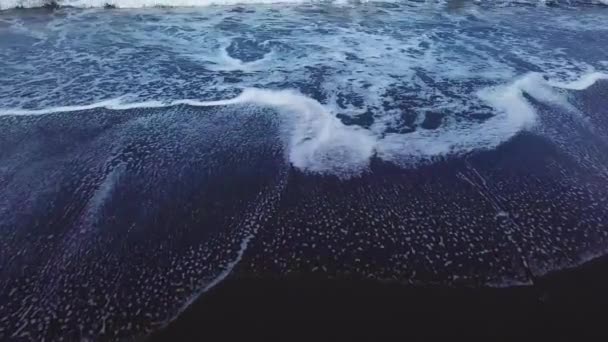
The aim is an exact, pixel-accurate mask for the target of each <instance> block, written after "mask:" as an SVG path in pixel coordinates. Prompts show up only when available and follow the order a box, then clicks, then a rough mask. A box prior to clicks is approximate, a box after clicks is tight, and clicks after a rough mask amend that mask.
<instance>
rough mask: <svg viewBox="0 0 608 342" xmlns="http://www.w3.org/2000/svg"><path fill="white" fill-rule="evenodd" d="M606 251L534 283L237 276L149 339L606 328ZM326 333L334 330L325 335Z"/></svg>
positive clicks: (563, 334) (555, 334)
mask: <svg viewBox="0 0 608 342" xmlns="http://www.w3.org/2000/svg"><path fill="white" fill-rule="evenodd" d="M606 288H608V257H606V256H604V257H600V258H598V259H595V260H592V261H590V262H588V263H585V264H584V265H581V266H580V267H577V268H574V269H569V270H562V271H558V272H554V273H550V274H548V275H546V276H543V277H540V278H538V279H536V281H535V284H534V285H532V286H516V287H509V288H469V287H441V286H437V287H429V286H412V285H403V284H399V283H396V282H380V281H375V280H371V279H368V280H347V279H326V278H323V277H322V276H315V275H313V274H308V275H300V276H291V277H286V278H281V279H279V278H276V277H275V278H272V277H269V278H263V277H255V276H251V277H248V276H244V277H239V276H234V277H229V278H228V279H226V281H225V282H223V283H221V284H219V285H218V286H217V287H216V288H214V289H212V290H211V291H209V292H208V293H206V294H204V295H203V296H202V297H201V298H199V299H198V300H197V301H196V302H195V303H194V304H193V305H192V306H191V307H190V308H188V309H187V310H186V311H185V312H184V313H183V314H182V315H181V316H180V317H178V318H177V319H176V320H175V321H173V322H171V323H170V324H169V325H168V326H167V327H166V328H164V329H161V330H159V331H157V332H155V333H153V334H152V335H151V336H150V337H149V338H148V339H146V340H147V341H150V342H157V341H158V342H160V341H201V340H205V339H209V338H213V337H220V336H221V337H222V338H228V339H229V338H237V337H247V338H255V337H262V336H264V337H265V336H274V337H281V336H282V337H285V338H287V337H288V336H289V339H290V340H291V337H292V336H293V337H294V339H299V338H304V337H310V336H311V334H312V335H313V336H318V335H319V334H323V336H332V337H335V338H339V339H340V340H348V339H352V338H354V339H360V338H361V337H369V338H371V337H375V338H377V337H397V336H399V337H418V338H420V337H467V336H494V337H521V338H526V337H528V338H531V337H539V338H575V339H580V338H585V337H589V338H591V337H595V338H598V337H602V336H603V337H606V336H608V332H607V331H606V330H604V329H603V327H602V322H601V320H602V317H604V316H603V314H604V313H605V308H606V306H607V305H608V292H606V291H605V289H606ZM325 334H328V335H325Z"/></svg>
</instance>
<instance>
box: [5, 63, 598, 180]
mask: <svg viewBox="0 0 608 342" xmlns="http://www.w3.org/2000/svg"><path fill="white" fill-rule="evenodd" d="M602 79H608V75H606V74H603V73H597V72H594V73H591V74H587V75H583V76H582V77H581V78H579V79H577V80H574V81H571V82H568V83H564V82H559V81H552V80H546V79H545V78H544V77H543V75H542V74H539V73H529V74H527V75H525V76H523V77H520V78H517V79H515V80H514V81H513V82H511V83H509V84H505V85H501V86H496V87H489V88H485V89H482V90H480V91H478V92H477V96H478V97H479V98H480V99H481V100H482V101H484V102H485V103H487V104H488V105H490V106H491V107H492V108H494V110H495V111H496V114H495V115H494V116H493V117H491V118H489V119H487V120H485V121H483V122H481V123H475V122H471V121H455V122H451V123H449V124H446V125H442V126H441V127H439V128H438V129H435V130H426V129H422V128H419V129H417V130H416V131H414V132H411V133H405V134H398V133H388V134H384V132H383V130H381V129H377V128H376V129H374V127H372V128H371V129H364V128H362V127H359V126H355V125H353V126H348V125H345V124H343V123H342V122H341V121H340V120H339V119H338V118H337V117H336V116H335V113H332V111H331V110H329V109H328V107H327V106H324V105H322V104H321V103H319V102H318V101H316V100H314V99H312V98H309V97H307V96H304V95H302V94H301V93H299V92H297V91H294V90H267V89H256V88H248V89H245V90H244V91H243V92H242V93H241V94H240V95H239V96H237V97H235V98H232V99H226V100H218V101H199V100H193V99H180V100H173V101H166V102H161V101H146V102H137V103H125V102H123V101H124V98H117V99H110V100H106V101H101V102H97V103H93V104H90V105H84V106H63V107H53V108H47V109H39V110H24V109H0V115H43V114H50V113H59V112H75V111H83V110H90V109H95V108H107V109H112V110H126V109H134V108H159V107H169V106H175V105H190V106H198V107H211V106H229V105H238V104H251V105H256V106H263V107H269V108H273V109H275V110H277V112H278V113H279V114H280V115H281V117H282V118H283V120H284V122H285V124H286V125H287V127H288V131H289V137H288V144H289V146H288V151H289V161H290V163H291V164H292V165H293V166H295V167H297V168H299V169H301V170H305V171H309V172H314V173H322V174H323V173H331V174H334V175H338V176H340V177H350V176H353V175H357V174H359V173H361V172H365V170H366V169H367V167H368V165H369V162H370V159H371V157H372V156H373V155H375V154H377V155H378V156H379V157H380V158H382V159H384V160H387V161H391V162H394V163H396V164H399V165H401V166H408V165H412V164H417V163H419V162H421V161H429V160H433V159H434V158H437V157H445V156H449V155H458V154H463V153H469V152H472V151H475V150H486V149H492V148H495V147H496V146H498V145H499V144H501V143H503V142H505V141H507V140H509V139H511V138H512V137H513V136H514V135H516V134H517V133H519V132H520V131H523V130H527V129H530V128H532V127H533V126H534V125H535V124H536V122H537V113H536V110H535V109H534V107H533V106H532V104H530V103H529V101H528V100H527V99H526V98H525V96H524V93H526V94H528V95H529V96H531V97H533V98H535V99H536V100H538V101H542V102H544V103H549V104H552V105H555V106H560V107H562V108H565V109H568V110H575V108H574V107H573V106H572V105H571V104H570V103H569V102H568V101H567V98H566V97H565V95H563V94H561V93H559V92H557V91H555V90H554V89H553V87H559V88H564V89H576V90H582V89H585V88H588V87H589V86H591V85H592V84H594V83H595V82H597V81H598V80H602Z"/></svg>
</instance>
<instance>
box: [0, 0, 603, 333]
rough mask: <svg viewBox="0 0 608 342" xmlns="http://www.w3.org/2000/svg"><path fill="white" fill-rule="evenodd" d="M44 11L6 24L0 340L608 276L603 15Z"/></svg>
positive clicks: (73, 3) (543, 5) (554, 8)
mask: <svg viewBox="0 0 608 342" xmlns="http://www.w3.org/2000/svg"><path fill="white" fill-rule="evenodd" d="M47 3H48V2H45V1H39V0H31V1H29V0H0V9H2V11H0V234H2V235H1V236H2V239H1V241H0V322H1V323H2V324H0V339H4V338H23V339H33V340H41V338H46V339H49V340H56V339H57V338H59V337H64V338H66V339H83V338H93V339H105V340H108V339H116V338H122V339H132V338H138V337H141V336H144V335H145V334H147V333H148V332H150V331H152V330H154V329H156V328H158V327H159V326H162V325H163V324H165V323H166V322H168V321H170V320H171V319H173V318H174V317H176V315H178V314H179V313H180V312H181V311H182V310H183V309H184V308H186V307H187V306H188V305H189V304H190V303H191V302H192V301H194V300H196V299H197V298H199V297H200V296H201V295H204V293H205V292H206V291H207V290H208V289H210V288H211V287H213V286H215V285H217V284H218V283H220V282H221V281H222V280H223V279H225V278H226V277H228V276H238V275H239V274H259V275H261V276H262V275H264V276H283V275H286V274H290V273H295V274H298V273H305V274H308V273H316V272H319V273H322V274H325V275H326V276H332V277H333V276H338V277H355V278H360V277H365V278H367V277H370V278H379V279H391V280H395V281H402V282H412V283H416V284H422V285H424V284H442V285H445V286H455V285H456V286H458V285H461V284H466V285H472V286H510V285H515V284H531V283H533V282H534V279H535V278H536V277H538V276H542V275H543V274H546V273H547V272H550V271H554V270H559V269H562V268H565V267H573V266H576V265H579V264H580V263H582V262H584V261H586V260H589V259H590V258H593V257H595V256H599V255H603V254H604V253H605V251H606V247H607V246H608V209H607V208H608V186H607V185H608V183H607V181H608V153H606V151H608V119H607V118H608V116H607V115H608V50H607V49H606V46H608V8H607V7H606V6H605V4H604V3H603V2H602V1H540V2H539V1H519V2H515V1H497V2H493V1H391V2H347V1H345V2H309V1H273V0H270V1H256V2H255V3H249V2H247V1H245V2H244V1H237V2H232V1H213V0H210V1H206V0H200V1H199V0H188V1H180V0H171V1H170V0H166V1H165V0H163V1H154V0H146V1H143V0H142V1H137V0H117V1H96V0H65V1H57V2H56V3H55V4H56V5H54V6H53V8H51V7H49V6H46V7H44V5H45V4H47ZM107 5H111V6H107ZM109 7H111V8H109Z"/></svg>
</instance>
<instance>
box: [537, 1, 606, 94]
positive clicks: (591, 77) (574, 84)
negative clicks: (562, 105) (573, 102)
mask: <svg viewBox="0 0 608 342" xmlns="http://www.w3.org/2000/svg"><path fill="white" fill-rule="evenodd" d="M607 1H608V0H607ZM599 80H608V74H606V73H603V72H597V71H596V72H591V73H589V74H586V75H583V76H582V77H581V78H579V79H577V80H574V81H571V82H560V81H549V82H548V84H549V85H551V86H552V87H556V88H562V89H569V90H585V89H587V88H589V87H591V86H592V85H594V84H595V82H597V81H599Z"/></svg>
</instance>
